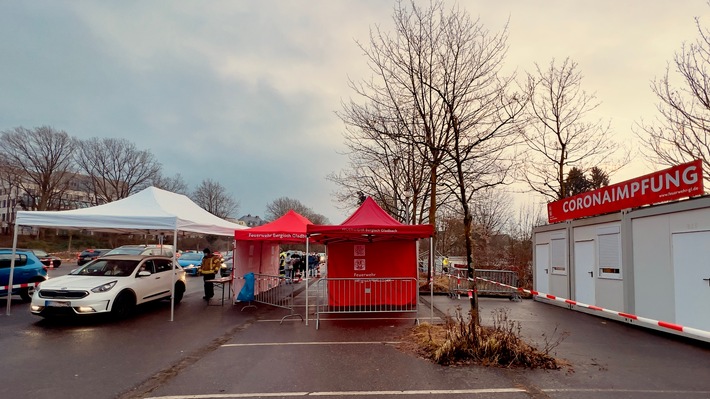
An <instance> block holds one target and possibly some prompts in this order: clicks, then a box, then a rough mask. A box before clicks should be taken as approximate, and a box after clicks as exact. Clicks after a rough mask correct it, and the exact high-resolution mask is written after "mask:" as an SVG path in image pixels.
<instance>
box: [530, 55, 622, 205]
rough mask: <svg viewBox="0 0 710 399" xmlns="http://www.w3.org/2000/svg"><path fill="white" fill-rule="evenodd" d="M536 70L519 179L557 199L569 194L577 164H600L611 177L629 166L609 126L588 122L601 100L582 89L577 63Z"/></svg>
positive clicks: (531, 83) (531, 78)
mask: <svg viewBox="0 0 710 399" xmlns="http://www.w3.org/2000/svg"><path fill="white" fill-rule="evenodd" d="M536 69H537V72H536V73H535V74H534V75H533V74H530V73H529V74H528V79H527V92H528V96H529V97H530V107H529V110H530V121H529V123H528V124H527V126H526V129H525V141H526V144H527V146H528V148H529V152H528V154H527V155H526V156H525V158H526V159H527V161H528V162H527V163H526V165H525V167H524V168H523V171H524V172H523V174H522V178H523V179H524V180H525V181H526V182H527V183H528V185H529V186H530V188H531V189H532V190H533V191H535V192H538V193H540V194H542V195H544V196H545V197H547V198H548V199H550V200H559V199H562V198H565V197H567V196H568V193H567V187H566V185H565V178H566V176H567V170H568V168H570V167H572V166H579V165H580V163H584V164H586V165H604V166H605V167H604V169H605V170H607V171H608V173H609V174H613V173H614V172H615V171H616V170H618V169H619V168H620V167H621V166H623V165H624V164H626V163H627V162H628V153H626V154H622V155H618V153H617V150H619V149H621V146H620V145H619V144H618V143H617V142H616V141H615V140H614V137H613V135H612V132H611V130H610V128H609V124H608V123H603V122H602V121H601V120H596V121H589V119H590V116H591V113H592V112H593V111H594V110H595V109H596V108H597V107H598V106H599V102H597V101H596V97H595V96H594V95H592V94H587V92H585V91H584V90H582V75H581V73H580V72H579V71H578V68H577V63H576V62H574V61H572V60H571V59H569V58H567V59H565V60H564V61H563V62H562V63H561V64H560V65H557V64H556V63H555V60H552V61H551V62H550V65H549V66H548V68H547V69H544V70H543V69H541V68H540V66H539V65H537V64H536ZM615 154H616V155H615Z"/></svg>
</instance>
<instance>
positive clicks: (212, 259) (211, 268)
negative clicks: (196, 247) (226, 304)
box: [200, 248, 222, 301]
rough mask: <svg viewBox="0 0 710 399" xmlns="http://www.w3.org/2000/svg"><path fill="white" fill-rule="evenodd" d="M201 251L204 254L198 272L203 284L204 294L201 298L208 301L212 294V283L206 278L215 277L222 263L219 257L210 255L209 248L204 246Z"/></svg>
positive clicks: (212, 278)
mask: <svg viewBox="0 0 710 399" xmlns="http://www.w3.org/2000/svg"><path fill="white" fill-rule="evenodd" d="M202 252H203V253H204V256H203V257H202V264H201V265H200V273H202V279H203V280H204V284H205V296H203V297H202V299H204V300H206V301H209V300H210V298H212V297H213V296H214V283H212V282H209V281H208V280H214V279H215V276H216V275H217V272H219V269H220V267H221V266H222V265H221V263H220V260H219V258H218V257H216V256H214V255H212V251H211V250H210V249H209V248H205V249H204V250H203V251H202Z"/></svg>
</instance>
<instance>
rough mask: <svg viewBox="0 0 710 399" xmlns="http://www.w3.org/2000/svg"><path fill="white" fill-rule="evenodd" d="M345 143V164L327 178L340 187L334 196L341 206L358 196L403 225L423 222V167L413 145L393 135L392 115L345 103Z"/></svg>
mask: <svg viewBox="0 0 710 399" xmlns="http://www.w3.org/2000/svg"><path fill="white" fill-rule="evenodd" d="M345 107H346V110H345V112H344V114H343V115H341V117H342V118H343V121H344V122H345V123H346V126H347V130H346V133H345V145H346V146H347V147H348V152H347V153H346V155H347V156H348V158H349V165H348V168H346V169H344V170H342V171H340V172H339V173H337V174H335V173H334V174H330V175H329V176H328V177H327V178H328V179H329V180H331V181H333V182H335V183H336V184H337V185H338V186H339V187H340V190H339V191H338V192H336V194H335V195H336V200H337V201H338V203H339V204H342V207H348V208H350V207H354V206H356V205H359V204H360V203H361V202H360V194H361V193H362V194H363V195H367V196H370V197H372V198H373V199H374V200H375V201H377V203H378V204H380V206H382V208H383V209H384V210H385V211H386V212H388V213H389V214H391V215H393V216H395V217H396V218H397V219H399V220H400V221H402V222H404V223H412V224H417V223H420V222H421V221H422V220H425V219H426V218H425V210H426V204H427V201H426V199H427V198H428V191H429V186H428V178H427V175H426V170H427V165H426V164H425V163H423V162H422V161H421V160H420V159H421V158H420V157H419V156H418V155H419V152H418V150H416V149H415V147H414V145H413V144H412V143H411V142H409V143H402V142H401V141H400V140H398V139H394V138H393V136H395V135H397V134H399V133H394V131H396V130H397V129H398V123H397V120H396V118H383V117H382V115H381V114H378V113H377V112H375V111H374V110H370V109H368V107H367V106H365V107H360V106H355V105H352V104H351V105H349V106H345Z"/></svg>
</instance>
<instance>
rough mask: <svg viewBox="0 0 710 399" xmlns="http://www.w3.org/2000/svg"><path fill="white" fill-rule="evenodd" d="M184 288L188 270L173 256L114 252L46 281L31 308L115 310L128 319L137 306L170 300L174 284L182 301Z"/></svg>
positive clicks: (51, 312) (48, 312)
mask: <svg viewBox="0 0 710 399" xmlns="http://www.w3.org/2000/svg"><path fill="white" fill-rule="evenodd" d="M173 273H174V276H173V275H172V274H173ZM173 282H174V284H175V285H174V286H173V285H172V284H173ZM185 287H186V283H185V271H184V270H183V269H182V267H180V265H178V264H177V263H175V264H174V265H173V260H172V258H168V257H165V256H140V255H111V256H105V257H101V258H98V259H96V260H94V261H91V262H89V263H87V264H86V265H84V266H82V267H80V268H78V269H75V270H72V271H71V273H69V274H67V275H66V276H60V277H55V278H52V279H49V280H47V281H44V282H42V283H41V284H40V285H39V287H38V288H37V289H36V290H35V293H34V295H33V296H32V304H31V305H30V311H31V312H32V313H34V314H36V315H39V316H42V317H51V316H57V315H87V314H101V313H111V314H113V315H114V316H116V317H118V318H124V317H126V316H128V315H130V314H131V313H132V311H133V309H134V307H135V306H136V305H139V304H141V303H145V302H149V301H153V300H158V299H170V293H171V291H172V289H173V288H174V292H175V303H180V301H181V300H182V297H183V294H184V293H185Z"/></svg>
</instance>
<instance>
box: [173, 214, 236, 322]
mask: <svg viewBox="0 0 710 399" xmlns="http://www.w3.org/2000/svg"><path fill="white" fill-rule="evenodd" d="M177 233H178V231H177V226H176V227H175V231H173V272H172V273H171V274H170V276H171V277H170V278H171V281H172V284H171V285H170V321H173V320H175V262H177ZM222 289H224V287H222Z"/></svg>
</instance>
